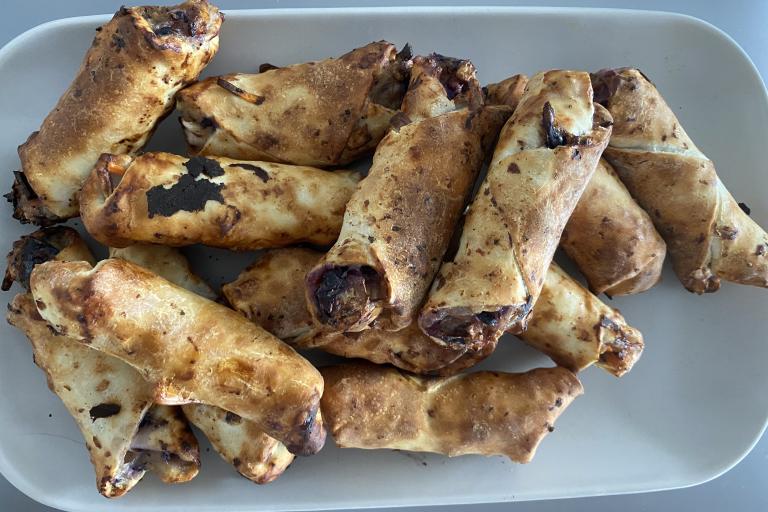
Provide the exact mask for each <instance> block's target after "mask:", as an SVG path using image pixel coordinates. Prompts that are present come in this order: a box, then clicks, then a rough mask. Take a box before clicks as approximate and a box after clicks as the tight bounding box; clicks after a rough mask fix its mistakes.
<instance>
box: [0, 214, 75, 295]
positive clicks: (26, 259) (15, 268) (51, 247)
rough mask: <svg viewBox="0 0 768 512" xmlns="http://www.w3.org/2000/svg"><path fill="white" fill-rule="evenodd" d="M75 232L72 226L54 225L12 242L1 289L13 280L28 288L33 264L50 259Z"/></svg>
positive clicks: (70, 240)
mask: <svg viewBox="0 0 768 512" xmlns="http://www.w3.org/2000/svg"><path fill="white" fill-rule="evenodd" d="M76 237H77V234H76V232H75V231H74V230H73V229H72V228H68V227H63V226H56V227H50V228H45V229H41V230H38V231H35V232H34V233H32V234H31V235H27V236H23V237H21V239H19V240H17V241H16V242H14V243H13V249H11V252H9V253H8V258H7V259H8V267H7V268H6V270H5V278H4V279H3V283H2V289H3V290H9V289H10V288H11V285H12V284H13V282H14V281H16V282H18V283H19V284H20V285H21V286H23V287H24V288H25V289H27V290H29V276H30V275H31V274H32V270H33V269H34V268H35V265H38V264H40V263H44V262H46V261H50V260H52V259H54V258H55V257H56V255H58V254H59V252H61V251H62V250H63V249H64V248H66V247H68V246H69V245H71V244H72V243H73V242H74V240H75V239H76Z"/></svg>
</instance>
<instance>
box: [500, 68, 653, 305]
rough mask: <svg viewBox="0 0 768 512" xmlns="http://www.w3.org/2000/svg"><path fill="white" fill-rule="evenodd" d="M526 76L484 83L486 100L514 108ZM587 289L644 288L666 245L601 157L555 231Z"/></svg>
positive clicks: (621, 292) (635, 290)
mask: <svg viewBox="0 0 768 512" xmlns="http://www.w3.org/2000/svg"><path fill="white" fill-rule="evenodd" d="M527 82H528V79H527V78H526V77H525V76H524V75H515V76H513V77H510V78H507V79H506V80H503V81H501V82H499V83H497V84H490V85H488V86H487V87H486V102H487V103H490V104H498V105H506V106H508V107H510V108H512V109H514V108H515V107H516V106H517V104H518V103H519V102H520V98H521V97H522V94H523V91H524V89H525V85H526V84H527ZM560 246H561V247H562V248H563V249H565V252H566V253H567V254H568V256H570V257H571V259H573V261H574V262H575V263H576V265H577V266H578V267H579V270H580V271H581V273H582V274H584V277H586V278H587V282H588V283H589V287H590V289H592V291H594V292H595V293H596V294H600V293H603V292H605V293H606V294H607V295H609V296H613V295H630V294H634V293H640V292H642V291H645V290H647V289H648V288H650V287H651V286H653V285H654V284H656V283H657V282H658V281H659V280H660V279H661V268H662V265H663V263H664V256H665V255H666V253H667V246H666V245H665V244H664V240H662V238H661V236H660V235H659V234H658V233H657V232H656V228H654V227H653V222H652V221H651V219H650V217H649V216H648V214H647V213H646V212H645V210H643V209H642V208H640V206H639V205H638V204H637V203H636V202H635V200H634V199H632V196H631V195H630V194H629V191H628V190H627V188H626V187H625V186H624V184H622V183H621V180H619V177H618V176H617V175H616V171H614V170H613V168H612V167H611V165H610V164H609V163H608V162H606V161H605V160H603V159H601V160H600V161H599V162H598V164H597V168H596V169H595V172H594V174H593V175H592V178H591V179H590V180H589V183H588V184H587V188H586V189H585V190H584V193H583V194H582V195H581V198H580V199H579V202H578V203H576V208H574V210H573V213H572V214H571V217H570V219H568V223H567V224H566V225H565V229H564V230H563V234H562V236H561V237H560Z"/></svg>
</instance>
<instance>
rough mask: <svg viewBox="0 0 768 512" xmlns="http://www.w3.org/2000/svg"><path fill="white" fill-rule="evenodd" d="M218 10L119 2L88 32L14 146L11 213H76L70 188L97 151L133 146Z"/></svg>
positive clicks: (209, 31) (182, 76) (204, 55)
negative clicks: (60, 82)
mask: <svg viewBox="0 0 768 512" xmlns="http://www.w3.org/2000/svg"><path fill="white" fill-rule="evenodd" d="M223 20H224V17H223V15H222V14H221V13H219V10H218V9H217V8H216V7H214V6H213V5H210V4H209V3H208V2H206V1H205V0H188V1H187V2H184V3H182V4H179V5H175V6H170V7H122V8H120V10H119V11H117V13H116V14H115V15H114V17H113V18H112V20H110V21H109V22H108V23H107V24H105V25H103V26H101V27H99V28H98V29H96V37H95V38H94V40H93V43H92V44H91V47H90V49H89V50H88V52H87V53H86V55H85V59H84V60H83V62H82V64H81V65H80V69H79V70H78V72H77V76H75V79H74V81H73V82H72V84H70V86H69V88H68V89H67V90H66V91H65V92H64V95H63V96H62V97H61V98H60V99H59V101H58V103H57V104H56V107H54V109H53V110H52V111H51V113H50V114H48V117H46V118H45V120H44V121H43V124H42V125H41V126H40V129H39V130H38V131H36V132H34V133H33V134H32V135H30V136H29V139H27V141H26V142H25V143H24V144H22V145H21V146H19V158H20V159H21V172H17V173H16V180H15V182H14V185H13V188H12V191H11V193H10V194H8V195H7V196H6V197H7V198H8V199H9V201H12V202H13V206H14V214H13V216H14V217H15V218H17V219H19V220H20V221H22V222H25V223H26V222H33V223H35V224H40V225H48V224H52V223H54V222H58V221H61V220H63V219H66V218H69V217H74V216H76V215H77V214H78V213H79V210H78V202H77V192H78V191H79V190H80V186H81V185H82V184H83V182H84V181H85V179H86V178H87V177H88V174H89V173H90V172H91V169H92V168H93V165H94V164H95V163H96V160H98V158H99V156H100V155H101V154H102V153H113V154H132V153H135V152H136V151H138V150H139V149H141V147H142V146H144V144H145V143H146V142H147V139H148V138H149V136H150V135H151V134H152V132H153V131H154V129H155V126H156V125H157V123H158V121H159V120H160V119H162V118H163V117H164V116H165V115H166V114H168V112H169V111H170V110H171V108H172V107H173V101H174V95H175V94H176V92H177V91H178V90H179V89H181V88H182V87H184V86H185V85H186V84H188V83H190V82H192V81H193V80H196V79H197V77H198V75H199V74H200V72H201V71H202V70H203V68H204V67H205V66H206V64H208V62H209V61H210V60H211V59H212V58H213V56H214V54H215V53H216V50H217V49H218V47H219V29H220V27H221V23H222V21H223Z"/></svg>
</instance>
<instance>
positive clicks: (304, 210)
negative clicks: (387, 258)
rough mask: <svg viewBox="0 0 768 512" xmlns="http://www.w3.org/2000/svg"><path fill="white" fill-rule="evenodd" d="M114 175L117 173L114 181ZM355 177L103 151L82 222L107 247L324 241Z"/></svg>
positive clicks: (247, 246) (245, 246) (83, 202)
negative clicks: (113, 153) (115, 182)
mask: <svg viewBox="0 0 768 512" xmlns="http://www.w3.org/2000/svg"><path fill="white" fill-rule="evenodd" d="M113 178H122V179H120V182H119V183H118V184H117V186H114V185H113V184H112V179H113ZM359 179H360V178H359V175H358V174H357V173H355V172H352V171H338V172H328V171H322V170H320V169H315V168H312V167H299V166H289V165H284V164H274V163H265V162H240V161H236V160H230V159H228V158H222V157H215V158H206V157H192V158H187V157H182V156H178V155H173V154H170V153H144V154H143V155H140V156H136V157H132V156H128V155H121V156H116V155H103V156H102V157H101V158H100V159H99V162H98V163H97V164H96V167H94V169H93V172H92V173H91V176H90V177H89V178H88V179H87V180H86V182H85V184H84V185H83V190H82V192H81V193H80V212H81V215H82V218H83V224H84V225H85V227H86V229H87V230H88V232H89V233H90V234H91V235H92V236H93V237H94V238H95V239H97V240H98V241H100V242H101V243H103V244H106V245H109V246H112V247H125V246H127V245H131V244H134V243H141V242H146V243H157V244H163V245H172V246H181V245H191V244H196V243H200V244H205V245H210V246H214V247H224V248H228V249H234V250H251V249H259V248H263V247H279V246H283V245H288V244H293V243H297V242H309V243H314V244H319V245H328V244H331V243H333V242H334V241H335V240H336V237H337V236H338V235H339V230H340V229H341V222H342V219H343V215H344V207H345V205H346V203H347V201H348V200H349V197H350V196H351V195H352V192H353V191H354V189H355V185H356V184H357V182H358V180H359Z"/></svg>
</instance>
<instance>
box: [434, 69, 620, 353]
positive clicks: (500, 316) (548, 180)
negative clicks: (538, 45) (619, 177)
mask: <svg viewBox="0 0 768 512" xmlns="http://www.w3.org/2000/svg"><path fill="white" fill-rule="evenodd" d="M610 124H611V118H610V115H609V114H608V112H607V111H606V110H605V109H604V108H602V107H601V106H600V105H595V104H593V102H592V86H591V84H590V81H589V75H588V74H587V73H583V72H577V71H559V70H555V71H547V72H543V73H539V74H537V75H536V76H534V77H533V78H531V80H530V82H528V85H527V86H526V89H525V94H524V95H523V97H522V99H521V100H520V103H519V104H518V106H517V108H516V109H515V112H514V114H513V115H512V117H511V118H510V119H509V121H507V124H506V125H505V126H504V128H503V129H502V132H501V135H500V136H499V142H498V144H497V145H496V150H495V152H494V155H493V159H492V161H491V165H490V167H489V171H488V175H487V176H486V178H485V181H484V182H483V184H482V185H481V187H480V191H479V192H478V194H477V196H476V198H475V199H474V201H473V202H472V204H471V206H470V209H469V213H468V214H467V219H466V222H465V225H464V230H463V233H462V237H461V241H460V242H459V250H458V252H457V254H456V256H455V258H454V260H453V261H452V262H446V263H444V264H443V266H442V268H441V270H440V272H439V274H438V276H437V278H436V279H435V281H434V284H433V285H432V289H431V291H430V294H429V298H428V300H427V302H426V304H425V305H424V307H423V309H422V311H421V313H420V316H419V325H420V326H421V328H422V330H423V331H424V333H425V334H427V335H428V336H431V337H432V339H433V340H435V342H436V343H439V344H447V345H452V344H459V345H483V344H485V343H488V342H489V341H490V340H496V339H498V338H499V336H501V334H502V333H504V332H505V331H507V330H510V331H512V332H513V333H516V332H521V331H523V330H524V329H525V326H526V322H527V318H528V315H529V314H530V311H531V309H532V307H533V305H534V304H535V302H536V299H537V298H538V295H539V292H540V291H541V287H542V286H543V284H544V278H545V275H546V272H547V269H548V268H549V263H550V262H551V260H552V256H553V254H554V252H555V249H556V248H557V244H558V242H559V240H560V235H561V233H562V230H563V228H564V227H565V223H566V222H567V220H568V218H569V217H570V215H571V212H572V211H573V208H574V207H575V206H576V203H577V202H578V200H579V197H580V196H581V194H582V192H583V190H584V188H585V187H586V185H587V183H588V181H589V179H590V178H591V177H592V173H593V172H594V170H595V167H596V165H597V161H598V159H599V158H600V154H601V153H602V151H603V148H604V147H605V145H606V144H607V143H608V137H609V135H610V133H611V128H610Z"/></svg>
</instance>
